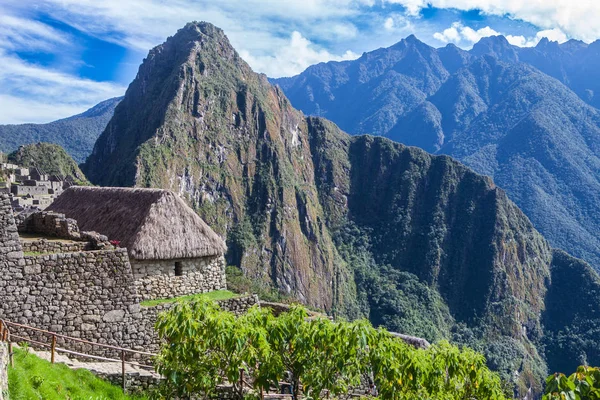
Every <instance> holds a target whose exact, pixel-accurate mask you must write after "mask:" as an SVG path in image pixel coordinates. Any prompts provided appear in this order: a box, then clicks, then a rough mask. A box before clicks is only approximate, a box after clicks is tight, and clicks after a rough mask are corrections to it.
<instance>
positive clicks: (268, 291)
mask: <svg viewBox="0 0 600 400" xmlns="http://www.w3.org/2000/svg"><path fill="white" fill-rule="evenodd" d="M225 271H226V274H227V287H228V288H229V289H231V290H232V291H234V292H235V293H239V294H243V293H252V294H256V295H258V298H259V299H261V300H263V301H271V302H276V303H292V302H294V301H296V299H295V298H294V297H292V296H286V295H284V294H282V293H281V292H279V291H278V290H277V289H276V288H274V287H272V286H269V285H268V284H266V283H262V282H258V281H256V280H254V279H250V278H248V277H247V276H245V275H244V273H243V272H242V271H241V270H240V269H239V268H238V267H235V266H233V265H229V266H228V267H227V268H226V270H225Z"/></svg>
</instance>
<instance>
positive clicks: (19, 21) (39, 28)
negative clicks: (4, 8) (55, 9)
mask: <svg viewBox="0 0 600 400" xmlns="http://www.w3.org/2000/svg"><path fill="white" fill-rule="evenodd" d="M68 42H69V39H68V37H67V35H65V34H64V33H62V32H59V31H57V30H56V29H54V28H52V27H50V26H48V25H46V24H43V23H40V22H37V21H32V20H29V19H24V18H19V17H15V16H12V15H8V14H5V13H2V14H0V48H4V49H19V50H29V51H48V50H51V49H52V48H53V47H55V46H56V45H58V44H60V45H65V44H68Z"/></svg>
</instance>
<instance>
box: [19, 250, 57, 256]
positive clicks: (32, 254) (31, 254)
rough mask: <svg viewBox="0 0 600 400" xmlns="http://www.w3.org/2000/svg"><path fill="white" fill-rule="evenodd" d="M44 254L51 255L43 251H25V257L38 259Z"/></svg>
mask: <svg viewBox="0 0 600 400" xmlns="http://www.w3.org/2000/svg"><path fill="white" fill-rule="evenodd" d="M43 254H51V253H44V252H42V251H24V252H23V255H24V256H25V257H37V256H41V255H43Z"/></svg>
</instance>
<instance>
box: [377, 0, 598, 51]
mask: <svg viewBox="0 0 600 400" xmlns="http://www.w3.org/2000/svg"><path fill="white" fill-rule="evenodd" d="M383 1H384V2H387V3H395V4H401V5H403V6H405V7H406V8H407V10H408V13H409V14H411V15H417V14H418V13H419V11H420V10H421V9H423V8H425V7H428V6H432V7H437V8H453V9H457V10H462V11H468V10H481V11H482V12H483V13H484V14H487V15H498V16H509V17H510V18H513V19H519V20H523V21H526V22H529V23H531V24H533V25H535V26H537V27H540V28H542V29H547V30H552V29H555V28H557V29H559V30H560V31H561V32H564V33H565V34H566V35H567V36H568V37H573V38H575V39H580V40H583V41H586V42H591V41H594V40H596V39H598V38H600V24H599V23H598V21H600V1H598V0H528V1H520V0H383Z"/></svg>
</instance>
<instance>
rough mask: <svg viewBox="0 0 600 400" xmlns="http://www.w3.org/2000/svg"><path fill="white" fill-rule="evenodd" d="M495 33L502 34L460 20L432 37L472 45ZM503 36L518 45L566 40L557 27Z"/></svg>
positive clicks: (446, 41) (525, 45) (533, 44)
mask: <svg viewBox="0 0 600 400" xmlns="http://www.w3.org/2000/svg"><path fill="white" fill-rule="evenodd" d="M497 35H502V33H500V32H498V31H496V30H494V29H492V28H490V27H489V26H486V27H484V28H481V29H478V30H475V29H473V28H471V27H468V26H464V25H463V24H462V23H461V22H454V23H453V24H452V25H451V26H450V27H449V28H447V29H444V30H443V31H442V32H436V33H434V34H433V37H434V38H435V39H437V40H439V41H440V42H444V43H455V44H458V45H460V44H467V45H473V44H474V43H477V42H479V41H480V40H481V39H482V38H484V37H489V36H497ZM504 36H505V37H506V40H507V41H508V42H509V43H510V44H512V45H514V46H519V47H532V46H535V45H537V44H538V43H539V41H540V40H542V38H548V39H549V40H551V41H555V42H559V43H563V42H566V41H567V35H566V34H565V33H564V32H562V31H561V30H560V29H558V28H555V29H547V30H543V31H539V32H537V33H536V35H535V36H533V37H525V36H523V35H517V36H515V35H504Z"/></svg>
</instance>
